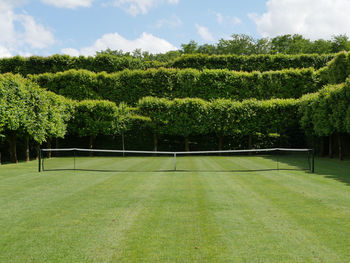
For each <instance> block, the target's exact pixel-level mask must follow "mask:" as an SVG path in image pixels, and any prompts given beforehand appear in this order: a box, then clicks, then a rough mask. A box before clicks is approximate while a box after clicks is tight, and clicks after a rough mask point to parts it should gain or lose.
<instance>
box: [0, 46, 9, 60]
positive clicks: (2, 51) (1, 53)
mask: <svg viewBox="0 0 350 263" xmlns="http://www.w3.org/2000/svg"><path fill="white" fill-rule="evenodd" d="M11 56H12V55H11V52H10V51H9V50H8V49H7V48H5V47H2V46H0V58H7V57H11Z"/></svg>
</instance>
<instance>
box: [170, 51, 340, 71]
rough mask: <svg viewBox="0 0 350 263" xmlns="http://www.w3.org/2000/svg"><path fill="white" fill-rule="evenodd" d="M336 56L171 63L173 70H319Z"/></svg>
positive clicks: (193, 58)
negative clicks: (309, 68) (311, 68)
mask: <svg viewBox="0 0 350 263" xmlns="http://www.w3.org/2000/svg"><path fill="white" fill-rule="evenodd" d="M334 56H335V55H334V54H327V55H315V54H313V55H282V54H278V55H251V56H242V55H206V54H189V55H183V56H181V57H179V58H177V59H175V60H174V61H172V62H171V63H169V67H173V68H180V69H184V68H195V69H205V68H207V69H229V70H235V71H248V72H250V71H260V72H263V71H270V70H282V69H289V68H308V67H313V68H315V69H319V68H321V67H324V66H325V65H326V64H327V62H329V61H330V60H331V59H333V58H334Z"/></svg>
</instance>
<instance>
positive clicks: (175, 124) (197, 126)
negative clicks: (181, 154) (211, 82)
mask: <svg viewBox="0 0 350 263" xmlns="http://www.w3.org/2000/svg"><path fill="white" fill-rule="evenodd" d="M168 106H169V108H168V112H164V114H163V120H164V123H167V126H166V132H167V133H168V134H170V135H177V136H183V137H184V142H185V150H186V151H189V150H190V146H189V137H190V136H192V135H199V134H207V133H208V132H209V128H210V122H209V120H208V110H209V107H208V106H209V105H208V103H207V102H206V101H204V100H201V99H190V98H186V99H174V100H172V101H170V102H169V104H168Z"/></svg>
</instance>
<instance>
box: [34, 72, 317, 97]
mask: <svg viewBox="0 0 350 263" xmlns="http://www.w3.org/2000/svg"><path fill="white" fill-rule="evenodd" d="M29 77H30V78H31V79H32V80H34V81H36V82H37V83H38V84H39V85H40V86H41V87H43V88H46V89H48V90H50V91H53V92H56V93H58V94H60V95H63V96H66V97H69V98H72V99H76V100H84V99H108V100H111V101H114V102H116V103H120V102H125V103H128V104H135V103H137V101H138V100H139V99H141V98H143V97H146V96H155V97H163V98H170V99H174V98H186V97H191V98H201V99H205V100H211V99H218V98H226V99H233V100H244V99H249V98H255V99H270V98H299V97H301V96H302V95H303V94H306V93H309V92H314V91H316V90H318V89H319V87H320V86H319V82H318V80H317V77H318V75H317V74H316V73H315V71H314V70H313V69H310V68H309V69H289V70H282V71H271V72H263V73H260V72H251V73H247V72H235V71H229V70H204V71H199V70H195V69H184V70H179V69H164V68H161V69H149V70H146V71H145V70H135V71H130V70H124V71H121V72H118V73H112V74H107V73H104V72H102V73H93V72H90V71H86V70H69V71H66V72H59V73H45V74H40V75H32V76H29Z"/></svg>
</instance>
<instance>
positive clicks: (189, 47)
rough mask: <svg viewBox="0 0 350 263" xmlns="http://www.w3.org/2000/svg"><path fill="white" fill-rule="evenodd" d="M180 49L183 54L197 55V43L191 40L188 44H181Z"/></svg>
mask: <svg viewBox="0 0 350 263" xmlns="http://www.w3.org/2000/svg"><path fill="white" fill-rule="evenodd" d="M181 48H182V52H183V53H184V54H193V53H198V43H197V42H196V41H194V40H191V41H190V42H188V44H181Z"/></svg>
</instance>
